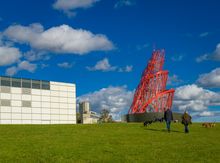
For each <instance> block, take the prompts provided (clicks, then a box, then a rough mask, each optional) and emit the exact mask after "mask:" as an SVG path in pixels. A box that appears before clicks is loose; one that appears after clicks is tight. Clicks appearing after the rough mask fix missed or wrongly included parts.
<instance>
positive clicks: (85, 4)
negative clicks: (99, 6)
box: [53, 0, 99, 17]
mask: <svg viewBox="0 0 220 163" xmlns="http://www.w3.org/2000/svg"><path fill="white" fill-rule="evenodd" d="M98 1H99V0H56V2H55V3H54V4H53V8H54V9H57V10H61V11H63V12H64V13H65V14H67V16H69V17H72V16H75V15H76V12H75V10H76V9H80V8H82V9H86V8H89V7H92V6H93V5H94V4H95V3H96V2H98Z"/></svg>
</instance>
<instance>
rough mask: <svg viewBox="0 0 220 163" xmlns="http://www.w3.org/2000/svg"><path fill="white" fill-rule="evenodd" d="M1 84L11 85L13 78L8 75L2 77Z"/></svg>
mask: <svg viewBox="0 0 220 163" xmlns="http://www.w3.org/2000/svg"><path fill="white" fill-rule="evenodd" d="M1 85H2V86H9V87H10V86H11V80H10V78H8V77H1Z"/></svg>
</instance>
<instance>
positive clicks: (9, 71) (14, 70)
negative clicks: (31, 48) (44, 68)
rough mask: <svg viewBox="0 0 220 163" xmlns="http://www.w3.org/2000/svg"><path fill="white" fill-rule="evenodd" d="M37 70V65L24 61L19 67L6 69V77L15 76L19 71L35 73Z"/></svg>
mask: <svg viewBox="0 0 220 163" xmlns="http://www.w3.org/2000/svg"><path fill="white" fill-rule="evenodd" d="M36 69H37V65H36V64H32V63H30V62H28V61H22V62H20V63H18V65H17V66H13V67H10V68H8V69H6V75H9V76H13V75H15V74H16V73H18V71H22V70H26V71H29V72H32V73H33V72H34V71H35V70H36Z"/></svg>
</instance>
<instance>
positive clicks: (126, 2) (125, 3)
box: [114, 0, 135, 8]
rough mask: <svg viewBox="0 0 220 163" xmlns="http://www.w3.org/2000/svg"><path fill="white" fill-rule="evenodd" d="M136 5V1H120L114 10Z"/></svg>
mask: <svg viewBox="0 0 220 163" xmlns="http://www.w3.org/2000/svg"><path fill="white" fill-rule="evenodd" d="M133 5H135V0H119V1H118V2H116V3H115V6H114V8H120V7H123V6H133Z"/></svg>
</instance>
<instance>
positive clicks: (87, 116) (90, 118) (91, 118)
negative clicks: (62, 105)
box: [79, 101, 100, 124]
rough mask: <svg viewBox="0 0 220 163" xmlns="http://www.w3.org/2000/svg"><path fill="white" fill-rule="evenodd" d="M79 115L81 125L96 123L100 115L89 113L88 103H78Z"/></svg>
mask: <svg viewBox="0 0 220 163" xmlns="http://www.w3.org/2000/svg"><path fill="white" fill-rule="evenodd" d="M79 113H80V119H81V123H83V124H94V123H98V120H99V118H100V115H99V114H97V113H96V112H94V111H90V104H89V102H88V101H84V102H81V103H79Z"/></svg>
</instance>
